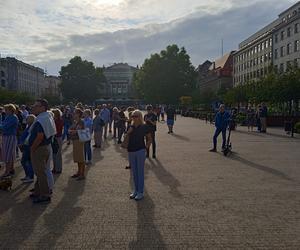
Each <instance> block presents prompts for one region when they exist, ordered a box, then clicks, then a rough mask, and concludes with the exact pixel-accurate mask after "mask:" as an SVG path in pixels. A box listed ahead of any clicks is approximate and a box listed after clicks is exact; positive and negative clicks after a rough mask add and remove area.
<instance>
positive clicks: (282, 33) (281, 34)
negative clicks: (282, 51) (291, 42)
mask: <svg viewBox="0 0 300 250" xmlns="http://www.w3.org/2000/svg"><path fill="white" fill-rule="evenodd" d="M280 38H281V41H282V40H283V39H284V31H281V33H280Z"/></svg>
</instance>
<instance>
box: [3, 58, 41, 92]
mask: <svg viewBox="0 0 300 250" xmlns="http://www.w3.org/2000/svg"><path fill="white" fill-rule="evenodd" d="M0 65H1V69H0V70H1V72H0V75H1V87H2V88H5V89H8V90H12V91H17V92H24V93H28V94H30V95H32V96H34V97H39V96H41V94H42V92H43V88H44V83H45V82H44V81H45V73H44V70H43V69H40V68H38V67H34V66H32V65H29V64H27V63H24V62H22V61H19V60H17V59H16V58H13V57H6V58H0Z"/></svg>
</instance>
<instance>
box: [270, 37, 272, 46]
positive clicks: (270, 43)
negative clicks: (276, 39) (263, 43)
mask: <svg viewBox="0 0 300 250" xmlns="http://www.w3.org/2000/svg"><path fill="white" fill-rule="evenodd" d="M271 46H272V38H270V39H269V47H271Z"/></svg>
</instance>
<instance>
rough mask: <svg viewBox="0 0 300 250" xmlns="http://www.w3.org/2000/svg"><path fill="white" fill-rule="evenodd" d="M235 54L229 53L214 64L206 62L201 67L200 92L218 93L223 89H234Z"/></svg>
mask: <svg viewBox="0 0 300 250" xmlns="http://www.w3.org/2000/svg"><path fill="white" fill-rule="evenodd" d="M233 53H234V51H232V52H230V53H227V54H226V55H224V56H222V57H221V58H219V59H217V60H216V61H214V62H212V63H211V62H209V61H206V62H205V63H204V64H202V65H200V66H199V68H198V71H199V83H198V88H199V89H200V91H204V92H205V91H214V92H217V91H218V90H219V89H221V88H224V89H228V88H232V86H233V79H232V70H233V69H232V68H233ZM209 65H210V66H209ZM208 66H209V67H208ZM207 68H208V69H207Z"/></svg>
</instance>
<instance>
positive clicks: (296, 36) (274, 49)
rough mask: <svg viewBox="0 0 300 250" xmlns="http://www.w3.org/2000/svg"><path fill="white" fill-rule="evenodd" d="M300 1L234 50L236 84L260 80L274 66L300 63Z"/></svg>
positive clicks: (280, 68) (278, 67)
mask: <svg viewBox="0 0 300 250" xmlns="http://www.w3.org/2000/svg"><path fill="white" fill-rule="evenodd" d="M299 18H300V2H298V3H296V4H295V5H293V6H292V7H290V8H289V9H287V10H286V11H284V12H282V13H281V14H280V15H279V17H278V18H277V19H276V20H275V21H273V22H272V23H270V24H268V25H267V26H265V27H264V28H262V29H261V30H259V31H258V32H256V33H255V34H254V35H252V36H250V37H249V38H248V39H246V40H245V41H243V42H241V43H240V44H239V50H238V51H237V52H236V53H235V54H234V59H233V61H234V85H235V86H236V85H239V84H245V83H248V82H252V81H257V80H259V79H260V78H262V77H264V76H265V75H266V74H268V73H269V70H270V68H271V67H273V66H274V67H275V69H276V68H277V69H278V70H280V71H282V72H283V71H286V69H287V68H288V66H289V65H300V50H299V43H300V42H299V41H300V27H299V25H300V24H299V23H300V21H299V20H300V19H299Z"/></svg>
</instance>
